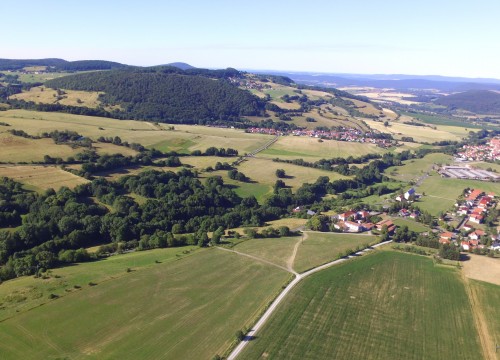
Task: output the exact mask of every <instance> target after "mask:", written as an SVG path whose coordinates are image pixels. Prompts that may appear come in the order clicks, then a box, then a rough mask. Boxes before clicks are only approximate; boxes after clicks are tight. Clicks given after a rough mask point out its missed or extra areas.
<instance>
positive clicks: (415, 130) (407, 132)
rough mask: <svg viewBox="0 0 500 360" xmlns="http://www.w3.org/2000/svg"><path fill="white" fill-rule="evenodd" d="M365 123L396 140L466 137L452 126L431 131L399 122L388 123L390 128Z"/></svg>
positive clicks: (439, 139) (368, 121) (372, 122)
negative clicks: (402, 138) (405, 138)
mask: <svg viewBox="0 0 500 360" xmlns="http://www.w3.org/2000/svg"><path fill="white" fill-rule="evenodd" d="M366 123H367V124H368V125H369V126H370V127H371V128H373V129H376V130H379V131H381V132H385V133H390V134H392V135H393V136H394V137H395V138H396V139H401V137H403V136H410V137H412V138H413V139H414V140H415V141H418V142H429V143H433V142H436V141H443V140H461V139H462V138H463V137H465V136H467V134H466V132H465V129H463V128H459V127H454V126H440V127H439V128H437V129H432V128H430V127H427V126H414V125H407V124H403V123H399V122H390V126H384V123H383V122H380V121H373V120H366Z"/></svg>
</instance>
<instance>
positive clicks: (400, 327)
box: [240, 251, 496, 360]
mask: <svg viewBox="0 0 500 360" xmlns="http://www.w3.org/2000/svg"><path fill="white" fill-rule="evenodd" d="M443 289H446V291H443ZM495 311H496V310H495ZM480 354H481V348H480V344H479V338H478V334H477V331H476V328H475V326H474V321H473V318H472V315H471V312H470V304H469V301H468V298H467V294H466V292H465V289H464V286H463V283H462V282H461V280H460V277H459V275H458V272H457V270H456V269H451V268H443V267H435V266H434V265H433V262H432V260H430V259H427V258H425V257H420V256H414V255H409V254H404V253H395V252H389V251H380V252H379V251H377V253H375V254H371V255H367V256H363V257H362V258H360V259H357V260H354V261H350V262H347V263H345V264H342V265H339V266H334V267H332V268H329V269H326V270H324V271H321V272H319V273H316V274H314V275H312V276H311V277H309V278H307V279H305V280H304V281H303V282H301V283H300V284H299V285H297V287H295V288H294V289H293V290H292V291H291V292H290V293H289V294H288V297H287V298H286V299H285V300H284V302H283V303H282V304H281V305H280V307H279V308H278V310H277V312H276V313H275V314H274V315H273V316H272V317H271V318H270V319H269V321H268V322H267V324H266V325H265V326H264V327H263V329H262V330H261V332H259V333H257V334H256V338H255V339H254V340H253V341H252V342H250V343H249V345H248V346H247V348H246V349H245V350H244V352H243V353H242V354H241V357H240V358H241V359H347V358H349V359H384V360H385V359H410V360H411V359H464V360H465V359H477V358H480V357H481V355H480Z"/></svg>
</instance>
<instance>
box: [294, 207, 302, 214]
mask: <svg viewBox="0 0 500 360" xmlns="http://www.w3.org/2000/svg"><path fill="white" fill-rule="evenodd" d="M292 211H293V212H294V213H298V212H300V211H302V207H300V206H297V207H296V208H295V209H293V210H292Z"/></svg>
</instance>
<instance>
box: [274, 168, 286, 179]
mask: <svg viewBox="0 0 500 360" xmlns="http://www.w3.org/2000/svg"><path fill="white" fill-rule="evenodd" d="M276 176H277V177H279V178H280V179H282V178H284V177H286V173H285V170H283V169H277V170H276Z"/></svg>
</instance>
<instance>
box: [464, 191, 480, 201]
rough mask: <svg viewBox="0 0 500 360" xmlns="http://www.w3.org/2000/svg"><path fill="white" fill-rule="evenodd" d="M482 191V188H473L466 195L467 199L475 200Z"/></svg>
mask: <svg viewBox="0 0 500 360" xmlns="http://www.w3.org/2000/svg"><path fill="white" fill-rule="evenodd" d="M482 193H483V191H482V190H478V189H474V190H472V192H471V193H470V194H469V196H467V200H468V201H476V200H477V198H478V197H479V196H481V194H482Z"/></svg>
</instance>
